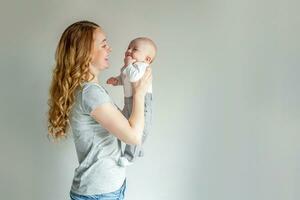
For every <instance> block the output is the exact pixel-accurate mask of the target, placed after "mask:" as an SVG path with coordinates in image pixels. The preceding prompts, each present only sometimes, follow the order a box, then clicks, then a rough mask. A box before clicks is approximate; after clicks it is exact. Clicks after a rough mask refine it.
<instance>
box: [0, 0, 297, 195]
mask: <svg viewBox="0 0 300 200" xmlns="http://www.w3.org/2000/svg"><path fill="white" fill-rule="evenodd" d="M299 6H300V3H299V1H296V0H294V1H292V0H290V1H289V0H285V1H284V0H277V1H276V0H275V1H271V0H261V1H258V0H256V1H255V0H239V1H237V0H228V1H222V0H210V1H209V0H206V1H204V0H194V1H191V0H190V1H188V0H187V1H167V0H165V1H158V0H153V1H143V0H140V1H134V0H130V1H129V0H126V1H104V0H52V1H44V2H42V1H34V0H27V1H16V0H6V1H1V6H0V24H1V32H0V34H1V38H0V67H1V73H0V87H1V98H0V105H1V107H0V110H1V111H0V123H1V124H0V133H1V140H0V141H1V142H0V144H1V145H0V152H1V153H0V156H1V157H0V158H1V162H0V163H1V165H0V166H1V167H0V177H1V179H0V194H1V199H16V200H17V199H24V200H25V199H26V200H40V199H44V200H52V199H57V200H62V199H69V197H68V192H69V189H70V186H71V182H72V177H73V173H74V169H75V168H76V167H77V158H76V152H75V147H74V144H73V141H72V139H71V138H69V139H68V140H67V141H65V142H62V143H60V144H52V143H50V142H49V141H48V140H47V138H46V114H47V99H48V96H47V95H48V88H49V84H50V80H51V71H52V66H53V64H54V52H55V48H56V45H57V43H58V39H59V37H60V35H61V33H62V32H63V30H64V29H65V28H66V27H67V26H68V25H69V24H71V23H73V22H75V21H77V20H82V19H87V20H92V21H95V22H96V23H98V24H100V25H101V26H102V27H103V28H104V30H105V31H106V33H107V37H108V40H109V42H110V44H111V46H112V48H113V52H112V55H111V68H110V69H109V70H107V71H106V72H104V74H103V75H102V76H101V77H100V78H101V82H102V83H104V82H105V80H106V79H107V78H108V77H109V76H111V75H115V74H117V73H118V70H119V68H120V67H121V64H122V56H123V52H124V50H125V49H126V46H127V44H128V42H129V41H130V40H131V39H133V38H134V37H137V36H143V35H145V36H149V37H151V38H153V39H154V40H155V41H156V43H157V45H158V49H159V51H158V57H157V60H156V61H155V63H154V64H153V73H154V80H153V81H154V82H153V91H154V98H155V110H154V125H153V131H152V132H151V136H149V138H148V141H147V143H146V145H145V157H144V158H143V159H140V160H139V161H137V162H136V164H135V165H134V166H131V167H130V168H129V169H128V185H127V188H128V190H127V193H126V199H127V200H140V199H143V200H169V199H173V200H181V199H199V200H200V199H206V200H220V199H222V200H253V199H256V200H296V199H300V192H299V188H300V173H299V169H300V161H299V153H300V148H299V145H298V143H299V139H300V136H299V132H300V106H299V102H300V93H299V92H300V81H299V74H300V68H299V50H300V49H299V45H300V44H299V42H300V39H299V35H300V17H299V14H298V9H299ZM106 88H107V89H108V90H109V92H110V93H111V95H112V97H113V98H114V100H115V101H116V102H117V103H118V104H119V105H120V106H122V89H121V88H112V87H108V86H107V87H106Z"/></svg>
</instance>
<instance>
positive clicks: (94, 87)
mask: <svg viewBox="0 0 300 200" xmlns="http://www.w3.org/2000/svg"><path fill="white" fill-rule="evenodd" d="M82 91H83V92H87V91H95V92H97V91H98V92H103V93H106V94H107V95H108V92H107V91H106V89H105V88H104V87H103V86H102V85H100V84H99V83H94V82H84V83H83V84H82Z"/></svg>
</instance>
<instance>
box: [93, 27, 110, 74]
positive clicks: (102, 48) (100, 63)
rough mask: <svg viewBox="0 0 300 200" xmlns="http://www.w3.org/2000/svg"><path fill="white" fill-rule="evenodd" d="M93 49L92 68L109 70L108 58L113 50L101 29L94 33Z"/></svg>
mask: <svg viewBox="0 0 300 200" xmlns="http://www.w3.org/2000/svg"><path fill="white" fill-rule="evenodd" d="M92 48H93V50H92V62H91V64H92V66H93V67H94V68H96V69H98V70H104V69H106V68H108V66H109V62H108V56H109V53H110V52H111V48H110V46H109V45H108V43H107V40H106V37H105V34H104V33H103V32H102V31H101V30H100V29H99V28H97V29H96V30H95V31H94V43H93V47H92Z"/></svg>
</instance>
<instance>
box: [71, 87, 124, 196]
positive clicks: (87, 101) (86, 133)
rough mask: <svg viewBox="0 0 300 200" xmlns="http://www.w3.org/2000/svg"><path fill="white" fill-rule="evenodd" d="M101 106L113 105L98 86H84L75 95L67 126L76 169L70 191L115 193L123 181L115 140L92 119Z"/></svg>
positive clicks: (84, 193)
mask: <svg viewBox="0 0 300 200" xmlns="http://www.w3.org/2000/svg"><path fill="white" fill-rule="evenodd" d="M104 103H112V104H113V105H115V104H114V103H113V101H112V100H111V98H110V96H109V95H108V94H107V92H106V90H105V89H104V88H103V87H102V86H100V85H99V84H97V83H87V82H86V83H84V84H83V87H82V90H80V89H78V90H77V91H76V93H75V104H74V106H73V107H72V110H71V115H70V125H71V130H72V133H73V139H74V143H75V148H76V152H77V157H78V162H79V166H78V167H77V168H76V169H75V172H74V178H73V183H72V187H71V191H72V192H74V193H77V194H82V195H96V194H103V193H109V192H113V191H116V190H118V189H119V188H120V187H121V186H122V184H123V182H124V180H125V168H124V167H120V166H118V164H117V161H118V159H119V157H120V156H121V146H119V144H118V139H117V138H116V137H115V136H114V135H112V134H110V133H109V132H108V131H107V130H106V129H104V128H103V127H102V126H101V124H99V123H98V122H97V121H95V120H94V119H93V118H92V117H91V116H90V113H91V111H92V110H93V109H94V108H96V107H97V106H100V105H102V104H104Z"/></svg>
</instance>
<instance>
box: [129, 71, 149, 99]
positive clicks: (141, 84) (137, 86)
mask: <svg viewBox="0 0 300 200" xmlns="http://www.w3.org/2000/svg"><path fill="white" fill-rule="evenodd" d="M151 82H152V70H151V68H150V67H147V69H146V71H145V74H144V75H143V76H142V78H141V79H140V80H138V81H137V82H133V83H132V86H133V92H134V95H141V96H145V95H146V93H147V90H148V87H149V85H150V83H151Z"/></svg>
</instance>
